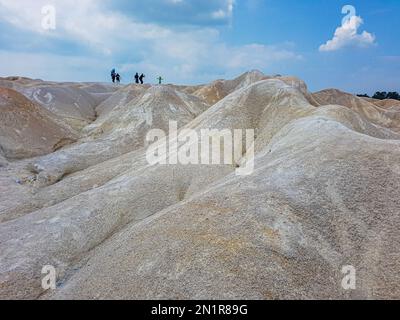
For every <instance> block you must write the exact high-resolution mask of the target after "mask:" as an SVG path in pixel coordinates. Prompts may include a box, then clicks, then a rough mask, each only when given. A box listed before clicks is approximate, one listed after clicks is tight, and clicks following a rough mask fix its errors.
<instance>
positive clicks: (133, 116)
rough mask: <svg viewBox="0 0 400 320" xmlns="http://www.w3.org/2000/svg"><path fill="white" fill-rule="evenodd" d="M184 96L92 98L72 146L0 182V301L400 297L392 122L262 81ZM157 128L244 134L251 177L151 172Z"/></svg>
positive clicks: (12, 170) (398, 177) (398, 173)
mask: <svg viewBox="0 0 400 320" xmlns="http://www.w3.org/2000/svg"><path fill="white" fill-rule="evenodd" d="M24 81H28V80H24ZM28 82H29V81H28ZM221 83H222V84H221ZM25 85H26V84H25ZM56 86H58V84H56ZM70 86H71V84H70ZM188 88H189V87H178V86H135V85H131V86H125V87H122V88H119V89H118V90H117V91H116V92H115V93H113V94H112V95H110V94H109V93H104V96H106V95H107V96H108V98H106V99H105V100H102V101H103V102H101V101H100V100H101V99H100V100H98V101H97V102H98V104H97V105H96V106H94V110H95V114H96V115H97V118H96V120H95V121H94V122H92V123H91V124H89V125H88V126H86V127H85V128H84V129H83V130H82V132H81V138H80V139H79V141H78V142H76V143H74V144H73V145H71V146H67V147H65V148H63V149H61V150H59V151H57V152H54V153H51V154H49V155H45V156H42V157H39V158H33V159H26V160H22V161H17V162H11V163H8V164H7V166H6V167H3V168H0V191H1V192H0V298H4V299H11V298H23V299H26V298H33V299H64V298H68V299H117V298H124V299H170V298H176V299H240V298H243V299H279V298H296V299H312V298H316V299H332V298H339V299H360V298H361V299H365V298H382V299H383V298H393V299H396V298H399V297H400V278H399V276H398V275H399V271H400V263H399V261H400V251H399V250H398V247H399V244H400V233H399V225H400V224H399V223H400V200H399V199H400V165H399V159H400V134H399V133H400V120H399V119H400V118H399V115H400V111H399V110H398V109H397V108H396V106H393V107H391V106H386V105H385V106H383V105H380V104H379V103H373V102H370V101H367V100H365V99H362V98H357V97H354V96H352V95H348V94H346V93H342V92H339V91H336V90H334V91H333V90H328V91H323V92H320V93H315V94H312V93H310V92H308V90H307V86H306V85H305V84H304V82H302V81H301V80H299V79H296V78H293V77H267V76H264V75H262V74H261V73H258V72H251V73H247V74H245V75H243V76H241V77H239V78H237V79H235V80H233V81H226V82H224V81H222V82H218V84H217V85H216V83H214V84H211V85H206V86H203V87H202V88H200V89H199V88H195V89H193V88H192V89H193V90H191V89H188ZM210 88H211V89H210ZM101 90H102V89H101V88H100V87H98V88H96V90H93V91H92V93H89V94H97V95H98V94H99V91H101ZM87 92H89V91H87ZM192 93H193V95H192ZM100 95H101V94H100ZM104 96H103V98H104ZM93 99H95V98H93ZM214 101H215V103H214ZM169 120H175V121H177V122H178V123H179V127H180V129H179V136H182V135H184V131H185V129H193V130H195V132H197V133H198V134H200V133H201V130H202V129H219V130H226V129H230V130H235V129H236V130H237V129H243V130H246V129H254V130H255V135H256V136H255V141H254V145H252V146H251V148H248V151H249V150H250V151H252V150H254V152H255V167H254V172H253V173H252V174H250V175H247V176H239V175H237V174H236V169H238V167H240V166H243V165H244V162H245V160H249V158H250V157H251V155H250V152H248V153H246V152H244V153H242V154H240V155H239V159H237V160H238V161H236V162H234V163H233V164H227V165H195V164H191V165H182V164H180V165H179V164H178V165H172V164H171V165H150V164H149V163H148V162H147V160H146V150H147V145H146V144H145V143H144V137H145V135H146V133H147V132H148V131H149V130H150V129H154V128H160V129H163V130H165V131H168V122H169ZM161 142H162V141H160V143H161ZM194 143H195V142H191V144H194ZM248 147H249V146H248ZM169 156H170V155H169V154H167V157H169ZM22 177H24V178H23V179H22ZM17 180H18V181H19V182H20V183H16V182H15V181H17ZM44 265H53V266H55V267H56V269H57V279H58V283H57V289H56V290H54V291H46V292H45V291H43V289H42V287H41V278H42V276H43V275H42V274H41V270H42V267H43V266H44ZM346 265H352V266H354V267H355V268H356V270H357V288H356V289H355V290H350V291H346V290H344V289H343V288H342V286H341V281H342V279H343V276H344V275H343V274H342V273H341V270H342V267H343V266H346Z"/></svg>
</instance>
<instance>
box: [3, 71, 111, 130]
mask: <svg viewBox="0 0 400 320" xmlns="http://www.w3.org/2000/svg"><path fill="white" fill-rule="evenodd" d="M11 79H12V78H11ZM0 86H3V87H9V88H12V89H13V90H15V91H18V92H20V93H22V94H23V95H24V96H26V97H27V98H28V99H30V100H31V101H33V102H35V103H37V104H39V105H40V106H42V107H44V108H46V109H47V110H48V111H50V112H52V113H54V114H56V115H57V116H59V117H60V118H62V119H63V120H64V122H65V123H66V124H68V125H70V126H71V127H73V128H74V129H75V130H81V129H82V128H83V127H85V126H86V125H88V124H90V123H91V122H93V121H94V120H95V119H96V113H95V107H96V106H97V105H98V104H99V103H100V102H101V101H103V99H106V98H108V97H109V95H110V94H111V92H112V91H113V90H114V89H112V86H110V85H101V84H78V85H77V84H74V83H53V82H44V81H41V80H30V79H25V78H23V79H21V78H15V79H13V80H10V78H8V79H7V78H3V79H0Z"/></svg>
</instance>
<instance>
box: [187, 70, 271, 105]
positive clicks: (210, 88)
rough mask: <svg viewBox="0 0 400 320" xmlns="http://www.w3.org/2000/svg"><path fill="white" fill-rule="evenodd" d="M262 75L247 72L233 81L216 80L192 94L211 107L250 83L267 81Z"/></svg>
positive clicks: (256, 72) (257, 72)
mask: <svg viewBox="0 0 400 320" xmlns="http://www.w3.org/2000/svg"><path fill="white" fill-rule="evenodd" d="M267 78H268V77H266V76H265V75H264V74H263V73H261V72H259V71H251V72H247V73H245V74H243V75H241V76H240V77H238V78H236V79H234V80H217V81H214V82H213V83H211V84H210V85H205V86H203V87H201V88H200V89H198V90H196V91H195V92H193V94H194V95H195V96H198V97H199V98H201V99H203V100H205V101H206V102H207V103H208V104H210V105H213V104H215V103H217V102H218V101H220V100H221V99H223V98H225V97H226V96H227V95H229V94H230V93H232V92H234V91H235V90H238V89H241V88H243V87H246V86H248V85H250V84H252V83H255V82H257V81H260V80H264V79H267Z"/></svg>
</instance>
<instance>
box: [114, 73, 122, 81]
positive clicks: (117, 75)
mask: <svg viewBox="0 0 400 320" xmlns="http://www.w3.org/2000/svg"><path fill="white" fill-rule="evenodd" d="M115 79H116V80H117V83H121V76H120V75H119V73H117V74H116V75H115Z"/></svg>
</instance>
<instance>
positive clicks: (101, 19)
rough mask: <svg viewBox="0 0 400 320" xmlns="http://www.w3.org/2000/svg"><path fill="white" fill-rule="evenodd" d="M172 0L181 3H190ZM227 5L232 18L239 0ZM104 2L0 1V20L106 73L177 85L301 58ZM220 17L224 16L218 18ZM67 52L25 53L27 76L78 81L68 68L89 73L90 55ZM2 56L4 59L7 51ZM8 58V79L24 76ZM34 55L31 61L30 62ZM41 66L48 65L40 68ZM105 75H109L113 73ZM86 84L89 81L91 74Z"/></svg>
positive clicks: (282, 49)
mask: <svg viewBox="0 0 400 320" xmlns="http://www.w3.org/2000/svg"><path fill="white" fill-rule="evenodd" d="M171 1H172V0H170V2H171ZM172 2H175V3H177V5H178V4H179V3H181V2H182V3H183V2H186V0H185V1H183V0H182V1H172ZM222 2H223V3H224V5H225V6H226V7H225V8H227V10H226V11H224V12H225V14H227V15H229V14H231V13H232V11H233V6H234V1H233V0H224V1H222V0H221V3H222ZM99 3H101V1H96V0H56V1H55V0H53V1H51V0H35V1H31V0H18V5H17V4H16V1H9V0H0V18H4V19H5V20H6V21H8V22H9V23H10V24H11V25H13V27H14V28H17V29H19V30H26V31H29V32H33V33H34V34H37V35H38V36H40V37H41V38H40V39H41V40H43V41H50V42H52V41H53V40H54V39H57V40H58V41H61V42H62V41H64V40H65V41H67V42H68V43H76V44H78V45H79V46H84V47H86V48H89V49H90V55H91V56H92V58H93V60H94V61H96V62H98V66H99V67H100V68H103V67H104V68H105V69H106V70H107V68H109V67H111V66H113V65H115V66H116V67H118V68H119V69H120V70H121V71H122V72H126V74H128V72H129V74H130V73H131V72H133V71H136V70H139V69H140V70H143V72H146V73H147V74H148V76H149V77H148V79H149V80H150V81H151V78H152V77H154V78H155V77H156V76H158V75H160V74H161V75H163V76H164V77H166V78H168V79H171V80H172V81H176V82H189V83H193V82H199V81H204V80H210V79H212V78H214V77H218V76H219V75H226V74H232V73H238V72H242V71H246V69H263V68H266V67H269V66H271V65H274V64H275V63H276V62H280V61H293V60H298V59H300V58H301V56H299V55H297V54H296V53H294V52H293V50H292V48H290V47H288V46H287V45H277V46H273V45H265V44H248V45H242V46H231V45H228V44H226V43H225V42H223V41H222V40H221V36H220V32H219V31H218V29H216V28H215V27H207V26H194V27H188V28H173V27H169V26H163V25H158V24H157V23H156V22H141V21H138V20H136V19H135V18H134V17H131V16H127V15H125V14H123V13H121V12H119V11H113V10H109V8H107V7H104V6H102V5H101V4H99ZM47 4H54V5H55V6H56V9H57V29H56V30H55V31H51V32H47V31H44V30H43V29H42V28H41V7H42V5H47ZM21 8H22V9H21ZM220 15H221V16H222V15H223V13H222V12H220V13H218V14H216V16H220ZM27 41H28V42H29V41H34V40H30V39H27ZM67 46H68V44H67ZM62 49H63V48H62V47H61V48H58V47H57V48H56V50H55V51H53V52H48V54H47V55H48V56H49V57H50V59H40V54H38V53H35V52H30V53H26V52H25V55H24V61H25V62H27V63H24V69H23V70H25V75H28V74H29V75H30V76H34V77H35V75H36V77H41V78H45V79H46V78H48V77H50V73H51V77H52V79H53V80H57V78H55V77H56V74H55V73H53V72H51V71H50V70H52V68H53V67H54V68H55V70H57V72H58V74H59V78H58V79H60V78H61V77H67V78H61V79H60V80H73V78H71V75H74V76H76V77H78V76H81V75H82V73H83V72H82V73H71V72H70V71H69V70H63V68H65V69H66V68H71V67H72V66H73V65H77V66H79V70H85V65H86V62H87V60H88V59H89V58H90V56H88V53H82V54H81V55H82V57H80V56H79V54H80V53H79V52H78V53H74V56H68V55H66V54H64V53H63V51H62ZM2 55H3V57H5V56H6V53H5V52H3V53H2ZM42 55H43V54H42ZM57 55H59V58H57ZM8 56H10V57H13V56H14V57H15V59H13V60H12V61H15V63H12V64H9V63H8V62H6V61H9V60H7V59H2V60H0V70H2V71H1V72H2V73H3V72H5V70H7V72H8V75H12V74H15V73H18V74H20V75H24V73H23V72H22V71H23V70H21V69H17V65H18V62H17V61H16V58H17V57H19V58H20V57H21V55H18V54H13V53H12V52H9V54H8ZM29 57H31V59H32V63H29V59H30V58H29ZM117 57H118V58H117ZM46 61H47V62H46ZM37 63H40V64H42V63H43V65H42V66H37ZM5 64H8V66H7V67H6V65H5ZM33 64H35V66H34V65H33ZM13 65H14V66H13ZM30 65H31V66H30ZM3 67H4V68H3ZM13 68H14V69H15V72H14V73H12V70H13ZM88 69H90V70H88V73H89V72H90V74H92V75H93V79H92V80H96V78H95V77H98V76H99V72H103V70H100V71H94V68H92V67H90V68H89V67H88ZM105 74H106V75H107V76H108V72H105ZM3 75H5V74H3ZM46 75H48V76H46ZM126 77H127V76H126ZM206 77H208V79H206ZM76 80H77V79H76ZM85 80H88V79H87V76H86V77H85ZM125 80H126V79H125Z"/></svg>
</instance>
